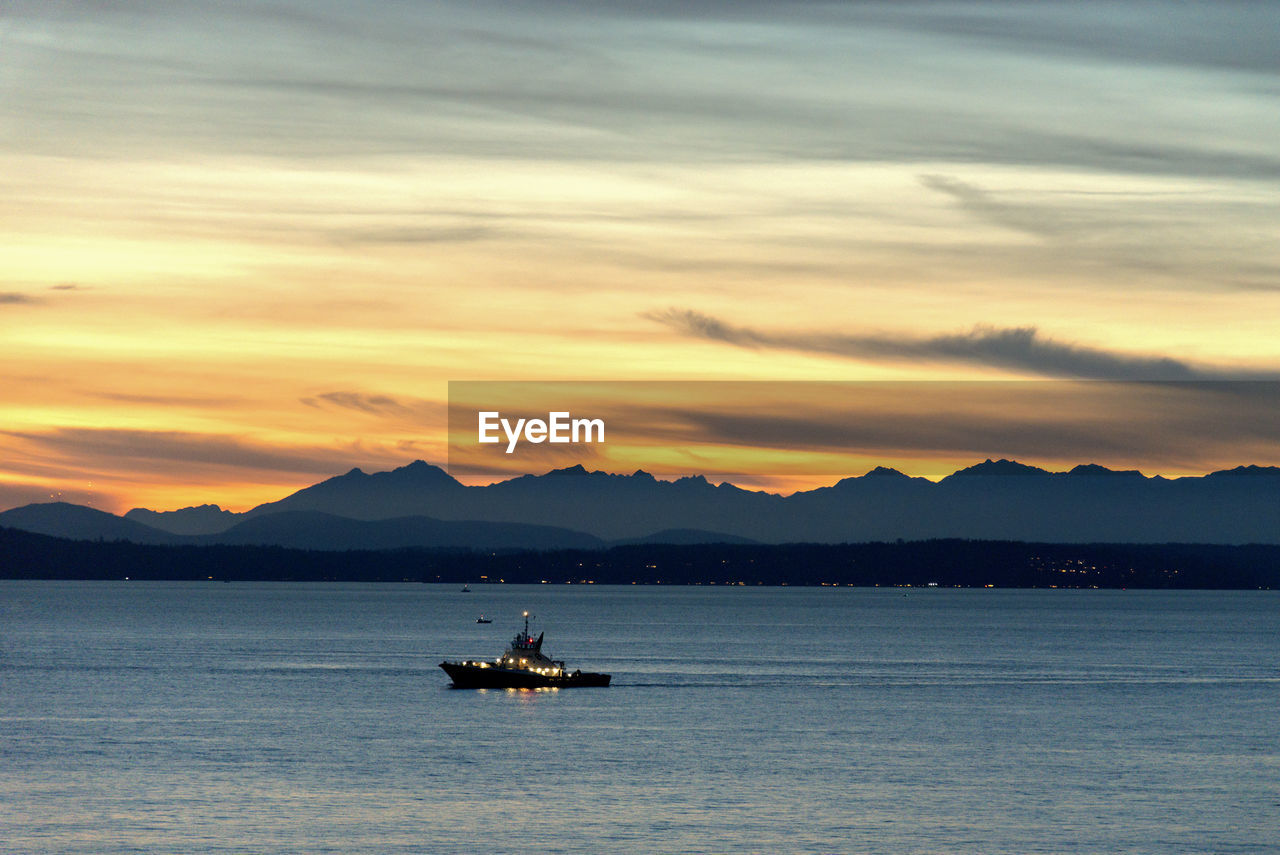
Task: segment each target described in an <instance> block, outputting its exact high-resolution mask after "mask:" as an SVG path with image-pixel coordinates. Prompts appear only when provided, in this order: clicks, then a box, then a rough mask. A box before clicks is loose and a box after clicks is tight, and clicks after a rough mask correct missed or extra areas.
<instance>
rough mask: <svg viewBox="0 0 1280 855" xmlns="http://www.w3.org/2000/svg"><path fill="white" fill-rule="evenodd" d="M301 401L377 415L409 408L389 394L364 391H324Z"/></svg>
mask: <svg viewBox="0 0 1280 855" xmlns="http://www.w3.org/2000/svg"><path fill="white" fill-rule="evenodd" d="M301 401H302V403H303V404H306V405H307V406H308V407H323V406H325V405H328V406H333V407H338V408H339V409H344V410H356V411H358V412H362V413H368V414H370V415H377V416H381V415H387V414H389V413H404V412H408V410H409V409H410V408H409V407H407V406H405V405H404V404H402V403H401V402H400V401H398V400H396V399H395V398H392V397H391V396H389V395H369V394H366V393H364V392H325V393H324V394H321V395H315V396H313V397H310V398H302V399H301Z"/></svg>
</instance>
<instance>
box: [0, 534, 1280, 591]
mask: <svg viewBox="0 0 1280 855" xmlns="http://www.w3.org/2000/svg"><path fill="white" fill-rule="evenodd" d="M0 578H7V579H125V578H129V579H167V580H194V579H212V580H219V581H222V580H226V581H251V580H252V581H335V582H336V581H345V582H449V583H454V584H459V583H463V582H468V583H471V584H472V585H476V584H483V583H499V582H506V583H517V584H526V583H538V582H544V581H545V582H548V583H565V582H574V583H588V582H594V583H598V584H642V585H647V584H663V585H692V584H703V585H707V584H715V585H736V584H743V585H858V586H874V585H881V586H886V585H916V586H924V585H930V584H937V585H939V586H943V587H952V586H959V587H984V586H994V587H999V588H1047V587H1059V588H1090V587H1098V588H1266V589H1270V588H1278V587H1280V546H1277V545H1250V546H1219V545H1203V544H1177V543H1170V544H1044V543H1021V542H1013V541H982V540H923V541H908V542H895V543H848V544H811V543H795V544H781V545H757V544H750V545H746V544H701V545H681V546H674V545H632V546H616V547H613V548H612V549H607V550H603V551H599V550H557V551H547V552H530V551H511V552H473V551H462V550H451V551H442V550H428V549H399V550H385V551H351V552H334V551H310V550H299V549H285V548H282V547H275V546H151V545H143V544H136V543H131V542H127V541H83V540H63V539H60V538H54V537H47V536H45V535H39V534H32V533H30V532H25V531H19V530H17V529H8V528H0Z"/></svg>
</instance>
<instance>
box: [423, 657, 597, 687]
mask: <svg viewBox="0 0 1280 855" xmlns="http://www.w3.org/2000/svg"><path fill="white" fill-rule="evenodd" d="M440 667H441V668H443V669H444V672H445V673H446V674H448V675H449V678H450V679H451V680H453V686H454V688H455V689H573V688H579V687H586V686H607V685H609V680H610V679H611V676H610V675H609V674H594V673H591V672H585V671H574V672H572V673H569V674H560V675H551V674H538V673H535V672H532V671H521V670H519V669H516V668H495V667H494V666H492V665H490V666H488V667H481V666H479V665H472V664H470V663H465V662H441V663H440Z"/></svg>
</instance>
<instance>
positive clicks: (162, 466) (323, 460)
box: [0, 428, 403, 476]
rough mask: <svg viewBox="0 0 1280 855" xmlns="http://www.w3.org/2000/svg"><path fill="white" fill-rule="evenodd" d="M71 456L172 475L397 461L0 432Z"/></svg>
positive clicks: (109, 434) (279, 448) (389, 453)
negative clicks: (177, 466)
mask: <svg viewBox="0 0 1280 855" xmlns="http://www.w3.org/2000/svg"><path fill="white" fill-rule="evenodd" d="M0 435H3V436H9V437H13V438H15V439H19V440H24V441H26V442H29V443H33V444H35V445H38V446H40V447H43V448H45V449H48V450H51V451H53V452H55V453H57V454H60V455H64V456H67V457H69V458H71V459H73V460H77V461H82V462H83V463H84V468H86V469H91V468H93V467H94V466H97V467H99V468H101V467H104V466H105V467H108V468H111V469H114V470H132V471H135V472H139V471H142V472H153V473H156V474H163V475H165V476H171V475H173V474H174V463H175V462H180V463H182V464H183V465H185V466H187V467H196V466H214V467H219V468H233V469H245V470H251V471H253V472H261V471H270V472H285V473H292V474H305V475H332V474H334V473H336V472H342V471H345V470H346V469H350V468H351V466H353V465H362V466H364V465H389V466H390V465H400V464H401V463H402V462H403V459H402V456H401V455H400V454H399V453H398V452H396V451H394V450H391V449H377V448H366V447H364V446H362V445H360V444H354V445H350V446H293V445H274V444H271V443H268V442H262V441H259V440H255V439H251V438H247V437H241V436H228V435H223V434H199V433H187V432H181V431H148V430H128V429H117V428H56V429H54V430H49V431H44V432H34V431H26V432H24V431H0Z"/></svg>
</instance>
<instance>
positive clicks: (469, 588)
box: [462, 583, 471, 594]
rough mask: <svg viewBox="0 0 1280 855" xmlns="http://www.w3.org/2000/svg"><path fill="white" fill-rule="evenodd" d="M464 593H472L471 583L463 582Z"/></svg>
mask: <svg viewBox="0 0 1280 855" xmlns="http://www.w3.org/2000/svg"><path fill="white" fill-rule="evenodd" d="M462 593H464V594H470V593H471V586H470V585H468V584H466V583H463V585H462Z"/></svg>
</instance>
